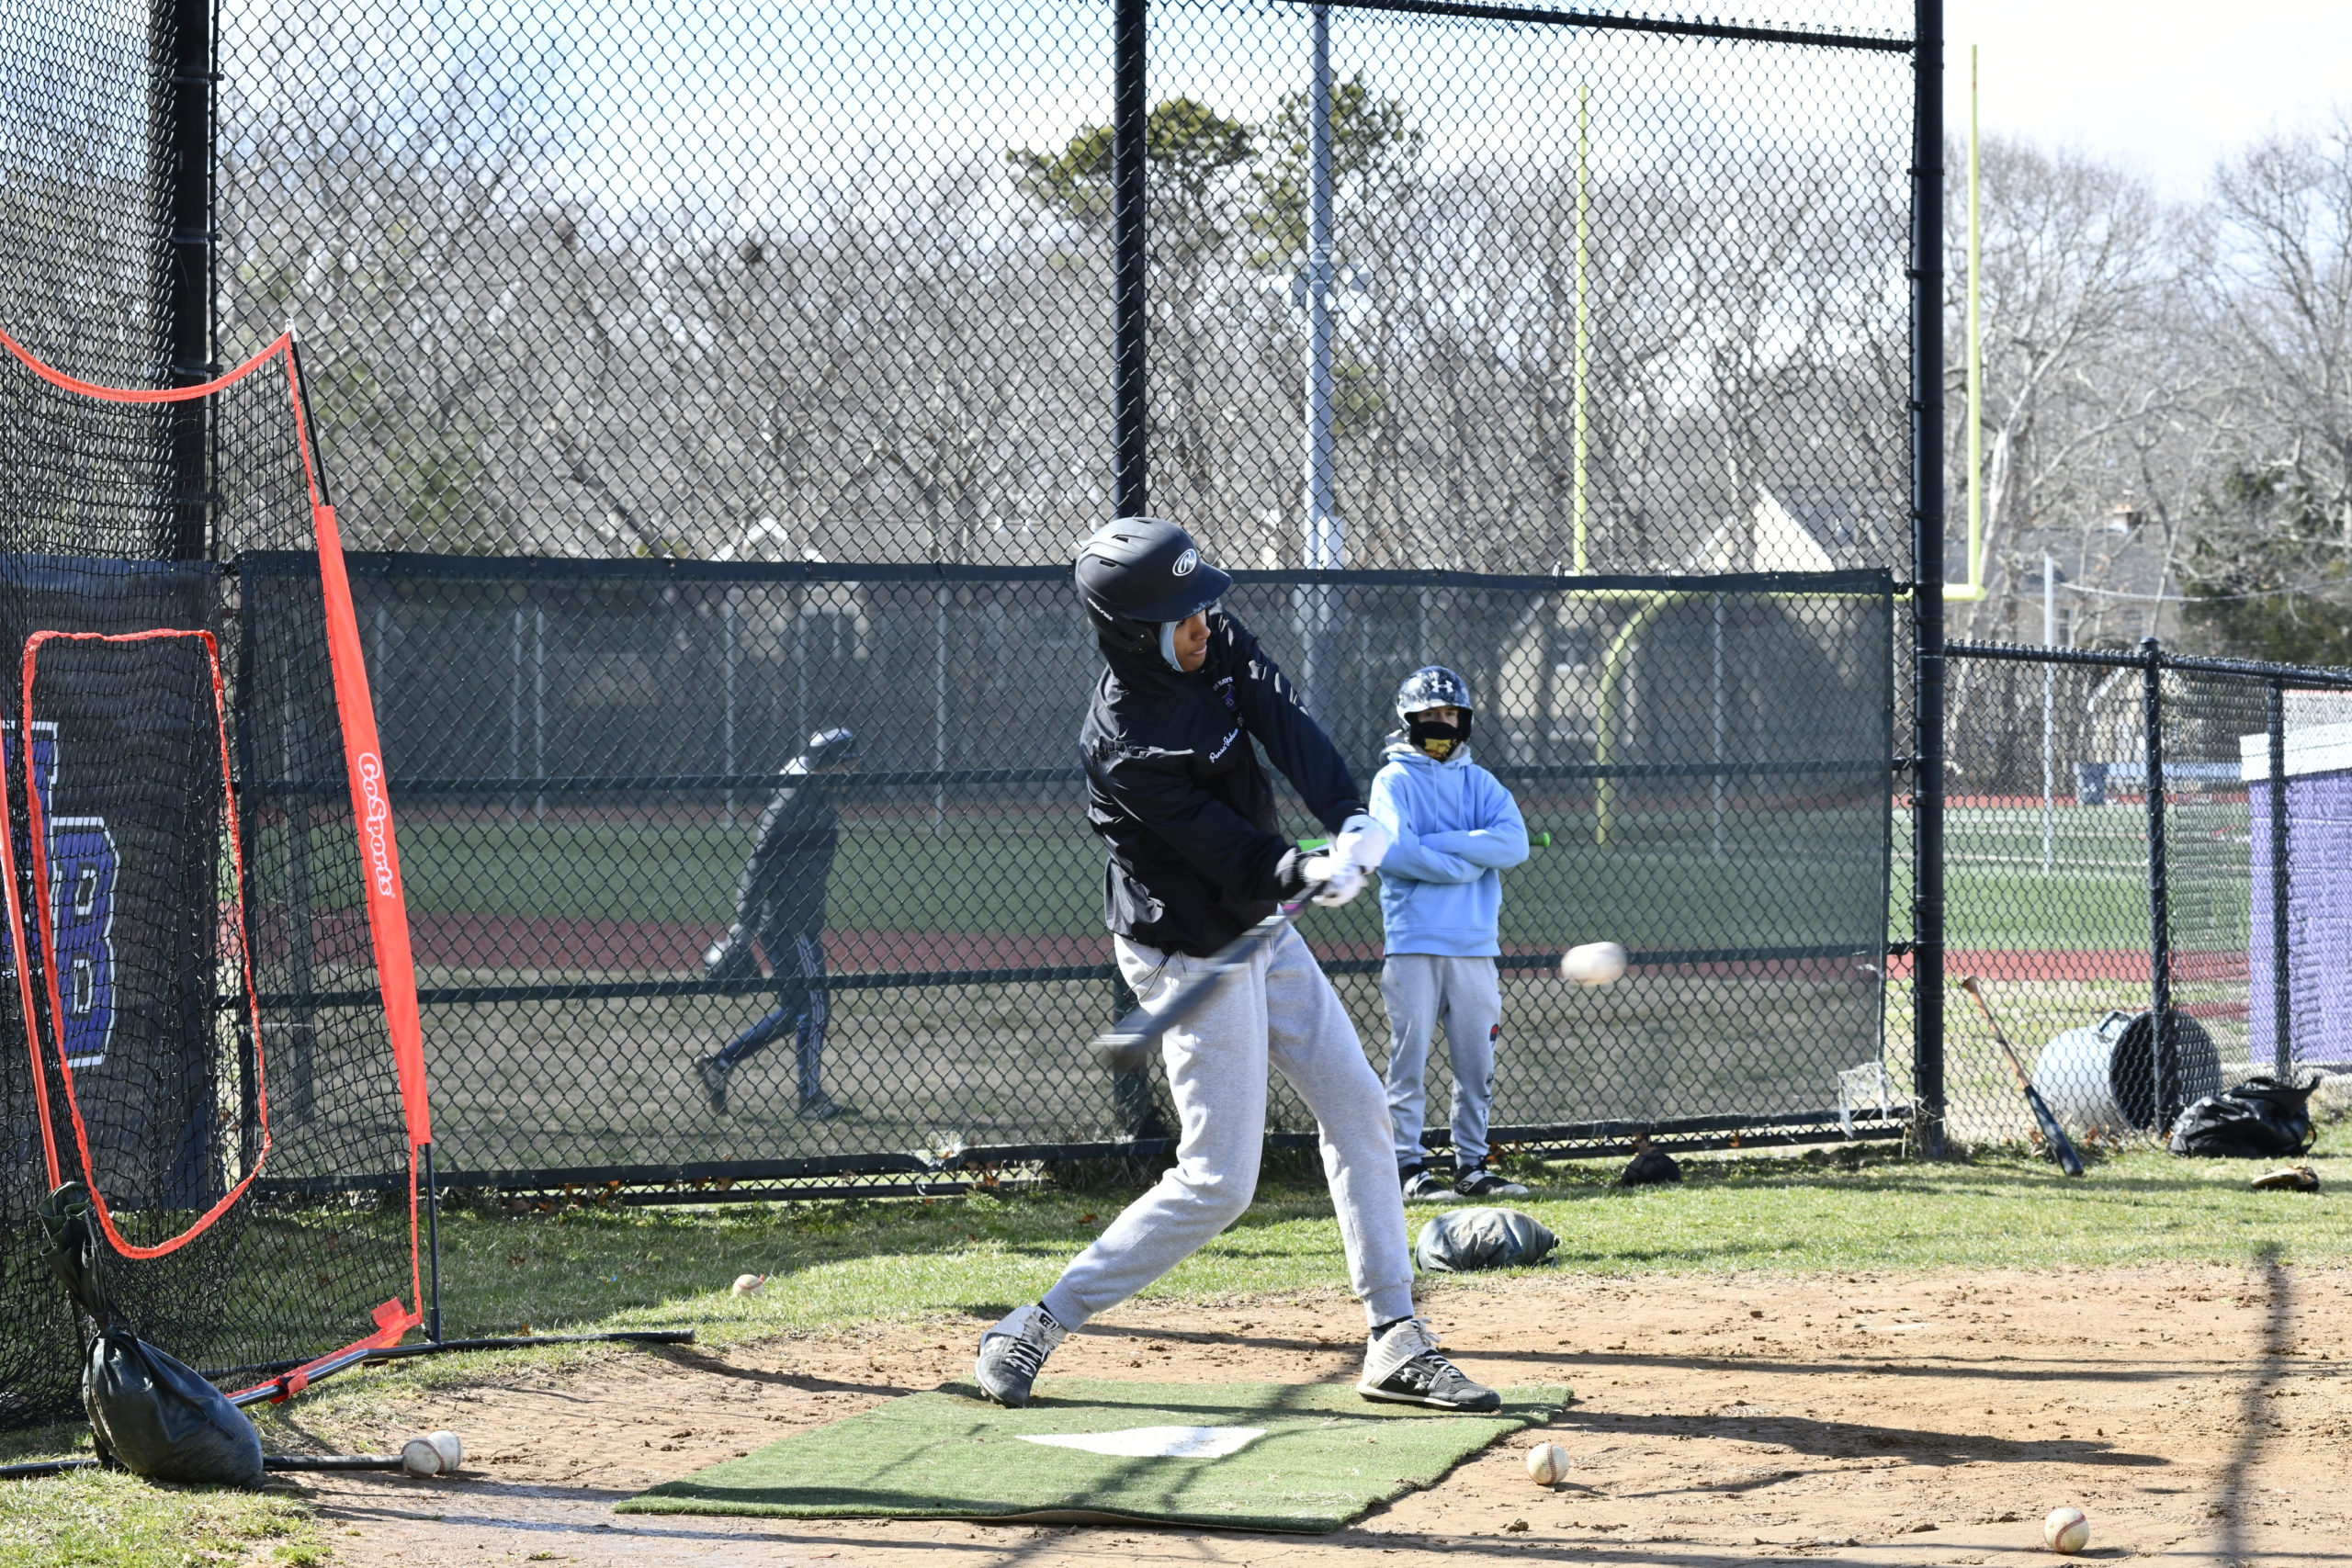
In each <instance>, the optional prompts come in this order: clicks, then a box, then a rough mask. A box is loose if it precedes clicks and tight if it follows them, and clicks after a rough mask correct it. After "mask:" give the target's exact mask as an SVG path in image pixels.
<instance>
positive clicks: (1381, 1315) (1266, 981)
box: [1046, 931, 1413, 1328]
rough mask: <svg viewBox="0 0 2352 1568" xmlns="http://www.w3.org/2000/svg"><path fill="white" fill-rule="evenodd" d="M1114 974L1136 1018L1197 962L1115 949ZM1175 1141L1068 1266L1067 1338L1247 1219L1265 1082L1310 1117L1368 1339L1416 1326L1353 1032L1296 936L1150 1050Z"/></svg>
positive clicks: (1396, 1211)
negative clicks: (1139, 1008)
mask: <svg viewBox="0 0 2352 1568" xmlns="http://www.w3.org/2000/svg"><path fill="white" fill-rule="evenodd" d="M1115 945H1116V947H1117V949H1118V957H1119V972H1120V974H1122V975H1124V976H1125V977H1126V982H1127V985H1128V986H1129V987H1131V988H1132V989H1133V990H1134V991H1135V994H1136V999H1137V1000H1138V1001H1140V1002H1142V1003H1143V1005H1144V1006H1145V1007H1147V1008H1148V1007H1150V1006H1152V1005H1153V1003H1155V1002H1157V1001H1159V1000H1160V999H1162V998H1166V997H1167V996H1168V994H1169V993H1170V992H1171V991H1173V990H1174V989H1175V988H1176V987H1177V985H1178V983H1179V982H1181V981H1182V979H1183V977H1184V976H1186V975H1188V974H1190V973H1191V972H1192V971H1193V968H1194V967H1196V966H1198V965H1199V964H1203V963H1205V962H1206V960H1204V959H1199V958H1188V957H1186V956H1184V955H1183V954H1182V953H1161V952H1160V951H1159V949H1157V948H1151V947H1145V946H1142V945H1141V944H1139V943H1136V942H1129V941H1127V940H1126V939H1125V937H1120V938H1118V939H1116V942H1115ZM1159 1050H1160V1059H1161V1061H1162V1062H1163V1063H1164V1064H1165V1065H1166V1066H1167V1068H1168V1087H1169V1089H1170V1091H1171V1093H1172V1094H1173V1095H1174V1097H1175V1100H1176V1116H1177V1120H1178V1122H1179V1125H1180V1127H1181V1129H1182V1131H1181V1132H1180V1133H1179V1134H1178V1138H1177V1145H1176V1168H1174V1169H1173V1170H1170V1171H1169V1172H1167V1173H1166V1174H1164V1175H1163V1176H1161V1177H1160V1179H1159V1183H1158V1184H1157V1185H1156V1186H1154V1187H1153V1188H1152V1190H1150V1191H1148V1192H1147V1193H1145V1194H1144V1195H1143V1196H1142V1197H1140V1198H1138V1199H1136V1201H1134V1202H1132V1203H1130V1204H1128V1205H1127V1206H1126V1208H1125V1210H1124V1211H1122V1212H1121V1213H1120V1214H1119V1217H1118V1218H1117V1219H1114V1220H1113V1221H1112V1222H1111V1223H1110V1224H1108V1225H1107V1226H1105V1227H1104V1228H1103V1234H1102V1235H1100V1236H1098V1237H1097V1238H1096V1239H1095V1241H1094V1243H1093V1245H1092V1246H1091V1247H1088V1248H1087V1249H1086V1250H1085V1251H1084V1252H1081V1253H1080V1254H1079V1255H1078V1257H1077V1258H1074V1259H1072V1260H1071V1262H1070V1265H1069V1268H1067V1269H1063V1270H1062V1277H1061V1280H1060V1281H1059V1282H1058V1283H1057V1284H1056V1285H1055V1286H1054V1288H1053V1289H1052V1290H1050V1291H1048V1292H1046V1310H1047V1311H1049V1312H1051V1313H1052V1314H1054V1316H1055V1317H1056V1318H1057V1319H1059V1320H1060V1321H1061V1322H1062V1323H1063V1324H1065V1325H1068V1326H1069V1327H1072V1328H1075V1327H1077V1326H1078V1325H1080V1324H1081V1323H1084V1322H1085V1321H1086V1320H1087V1319H1088V1318H1091V1317H1092V1316H1093V1315H1094V1314H1096V1313H1099V1312H1103V1311H1106V1310H1107V1309H1109V1308H1111V1307H1114V1306H1116V1305H1117V1304H1118V1303H1121V1302H1123V1301H1125V1300H1126V1299H1127V1298H1128V1297H1129V1296H1132V1295H1134V1294H1135V1293H1136V1292H1137V1291H1140V1290H1142V1289H1143V1288H1144V1287H1145V1286H1146V1285H1148V1284H1150V1283H1151V1282H1152V1281H1153V1280H1157V1279H1159V1277H1160V1276H1161V1275H1162V1274H1165V1273H1167V1272H1168V1271H1169V1270H1170V1269H1173V1268H1175V1267H1176V1265H1177V1264H1179V1263H1182V1261H1183V1260H1184V1259H1185V1258H1189V1257H1191V1256H1192V1255H1193V1253H1194V1252H1196V1251H1198V1250H1199V1249H1200V1248H1201V1247H1203V1246H1204V1245H1205V1244H1206V1243H1207V1242H1209V1241H1210V1240H1212V1239H1213V1238H1215V1237H1216V1235H1217V1234H1218V1233H1219V1232H1221V1231H1223V1230H1224V1229H1225V1228H1226V1227H1227V1225H1230V1224H1233V1223H1234V1222H1235V1221H1236V1220H1238V1219H1239V1218H1240V1217H1241V1215H1242V1213H1243V1212H1244V1211H1245V1210H1247V1209H1248V1208H1249V1207H1250V1197H1251V1195H1252V1194H1253V1193H1255V1192H1256V1190H1257V1188H1258V1157H1259V1155H1260V1154H1261V1152H1262V1150H1263V1148H1264V1146H1265V1137H1266V1092H1267V1081H1266V1069H1267V1066H1268V1064H1269V1063H1272V1066H1276V1067H1279V1068H1280V1069H1282V1075H1283V1077H1285V1078H1288V1079H1289V1080H1290V1084H1291V1087H1292V1088H1293V1089H1296V1090H1297V1091H1298V1094H1299V1098H1300V1099H1302V1100H1306V1107H1307V1109H1308V1110H1309V1111H1313V1112H1314V1113H1315V1124H1316V1131H1317V1136H1318V1137H1319V1138H1320V1140H1321V1143H1322V1148H1323V1174H1324V1177H1325V1178H1326V1179H1328V1180H1329V1182H1330V1185H1331V1207H1332V1208H1333V1209H1334V1210H1335V1211H1336V1212H1337V1213H1338V1214H1339V1219H1340V1245H1341V1246H1342V1247H1345V1248H1346V1249H1347V1255H1348V1283H1349V1285H1350V1286H1351V1287H1352V1288H1353V1290H1354V1291H1355V1293H1356V1294H1357V1295H1358V1296H1360V1297H1362V1298H1363V1304H1364V1320H1365V1322H1366V1323H1367V1324H1368V1325H1379V1324H1383V1323H1387V1322H1390V1321H1393V1320H1394V1319H1397V1318H1400V1317H1409V1316H1411V1315H1412V1312H1413V1259H1412V1254H1411V1252H1410V1250H1409V1249H1408V1246H1407V1243H1406V1237H1405V1203H1404V1198H1403V1195H1402V1193H1401V1192H1400V1191H1399V1190H1398V1189H1397V1168H1396V1166H1395V1165H1394V1164H1393V1163H1392V1162H1391V1161H1390V1159H1389V1157H1388V1144H1389V1136H1390V1134H1389V1127H1388V1108H1387V1106H1386V1104H1385V1102H1384V1101H1383V1099H1382V1096H1381V1089H1380V1079H1379V1078H1378V1077H1375V1076H1374V1073H1373V1070H1372V1064H1371V1063H1370V1062H1368V1061H1366V1060H1365V1059H1364V1054H1363V1043H1362V1042H1361V1041H1359V1040H1358V1039H1357V1038H1356V1031H1355V1024H1354V1023H1353V1021H1351V1020H1350V1019H1349V1017H1348V1010H1347V1009H1346V1008H1344V1007H1342V1006H1341V1005H1340V998H1339V996H1338V995H1337V994H1336V993H1335V992H1333V990H1332V989H1331V982H1330V981H1329V980H1327V979H1325V978H1324V977H1323V971H1322V969H1321V968H1320V967H1318V966H1317V964H1316V962H1315V955H1314V954H1313V953H1309V952H1308V951H1307V949H1306V942H1302V941H1300V940H1299V936H1298V933H1297V932H1296V931H1284V932H1283V934H1282V936H1281V937H1280V938H1278V939H1276V940H1275V941H1274V942H1272V943H1271V944H1270V945H1269V946H1268V947H1266V948H1262V949H1261V950H1260V951H1259V953H1258V954H1257V957H1256V958H1255V960H1253V961H1252V963H1251V964H1250V967H1249V968H1248V969H1246V970H1243V971H1240V972H1238V973H1236V974H1233V975H1230V976H1227V977H1226V979H1225V980H1224V981H1223V982H1222V983H1221V984H1219V986H1218V987H1217V988H1216V992H1215V993H1214V994H1212V995H1211V996H1210V998H1208V1000H1207V1001H1206V1002H1205V1003H1204V1005H1203V1006H1202V1008H1201V1010H1199V1011H1197V1012H1195V1013H1194V1014H1193V1016H1192V1017H1191V1018H1190V1019H1188V1020H1186V1021H1184V1022H1183V1023H1182V1024H1180V1025H1178V1026H1177V1027H1176V1028H1174V1029H1171V1030H1170V1031H1169V1032H1167V1033H1166V1034H1164V1035H1162V1036H1161V1037H1160V1046H1159Z"/></svg>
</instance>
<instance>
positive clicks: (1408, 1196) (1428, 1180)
mask: <svg viewBox="0 0 2352 1568" xmlns="http://www.w3.org/2000/svg"><path fill="white" fill-rule="evenodd" d="M1459 1196H1460V1194H1459V1193H1457V1192H1455V1191H1454V1190H1453V1183H1452V1182H1450V1181H1448V1180H1446V1179H1445V1178H1444V1176H1443V1175H1442V1174H1441V1173H1440V1172H1437V1171H1434V1170H1429V1169H1425V1168H1422V1167H1420V1166H1415V1167H1414V1168H1412V1169H1410V1170H1408V1171H1407V1172H1405V1201H1407V1202H1408V1203H1451V1202H1453V1200H1454V1199H1455V1198H1457V1197H1459Z"/></svg>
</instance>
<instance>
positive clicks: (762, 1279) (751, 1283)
mask: <svg viewBox="0 0 2352 1568" xmlns="http://www.w3.org/2000/svg"><path fill="white" fill-rule="evenodd" d="M767 1282H768V1279H767V1276H766V1275H764V1274H738V1275H736V1276H735V1283H734V1285H733V1286H732V1287H731V1289H732V1291H733V1292H734V1293H735V1294H736V1295H739V1296H755V1295H758V1294H759V1293H760V1287H761V1286H762V1285H764V1284H766V1283H767Z"/></svg>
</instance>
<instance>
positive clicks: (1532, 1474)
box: [1527, 1442, 1568, 1486]
mask: <svg viewBox="0 0 2352 1568" xmlns="http://www.w3.org/2000/svg"><path fill="white" fill-rule="evenodd" d="M1567 1473H1568V1450H1566V1449H1564V1448H1562V1447H1561V1446H1560V1445H1559V1444H1557V1443H1554V1442H1539V1443H1537V1444H1535V1445H1534V1446H1533V1447H1532V1448H1531V1449H1529V1450H1527V1478H1528V1479H1529V1480H1530V1481H1532V1482H1533V1483H1535V1484H1536V1485H1538V1486H1556V1485H1558V1484H1559V1483H1560V1482H1561V1481H1563V1480H1565V1479H1566V1476H1567Z"/></svg>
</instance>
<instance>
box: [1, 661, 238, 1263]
mask: <svg viewBox="0 0 2352 1568" xmlns="http://www.w3.org/2000/svg"><path fill="white" fill-rule="evenodd" d="M175 637H194V638H196V639H197V640H198V641H199V642H201V643H202V644H203V645H204V660H205V663H206V664H207V665H208V666H209V668H210V671H211V673H212V728H213V734H214V735H215V736H216V737H217V738H218V739H219V740H220V790H221V800H222V806H223V809H224V811H225V813H226V815H227V818H228V822H229V857H230V861H231V863H232V865H234V866H235V868H236V873H237V956H238V963H239V964H240V966H241V967H242V968H243V970H244V976H245V1021H246V1024H247V1026H248V1027H249V1028H251V1029H252V1031H253V1042H254V1104H255V1106H256V1107H257V1108H258V1109H259V1111H260V1115H261V1147H260V1149H259V1150H258V1151H256V1152H255V1154H254V1163H253V1168H252V1169H250V1170H248V1171H246V1172H245V1174H244V1176H243V1179H241V1180H239V1181H238V1183H237V1184H236V1185H235V1186H234V1187H232V1188H231V1189H229V1190H228V1191H227V1192H225V1193H223V1194H222V1195H221V1196H220V1201H218V1202H216V1203H214V1204H213V1205H212V1207H210V1208H209V1209H207V1210H206V1211H205V1212H204V1213H202V1214H200V1215H198V1217H197V1219H196V1220H195V1221H194V1222H193V1223H191V1224H189V1225H188V1227H187V1229H186V1230H184V1231H182V1232H180V1234H179V1235H175V1236H173V1237H172V1238H171V1239H170V1240H168V1241H164V1242H160V1243H158V1244H157V1245H155V1246H153V1247H138V1246H134V1245H132V1243H131V1242H130V1240H129V1239H128V1238H126V1237H125V1236H124V1235H123V1234H122V1233H121V1232H120V1231H119V1230H117V1229H116V1228H115V1223H114V1214H113V1213H112V1211H110V1210H109V1209H108V1208H107V1195H106V1193H105V1192H104V1191H102V1190H100V1189H99V1186H98V1168H97V1163H96V1161H95V1160H93V1159H92V1158H91V1157H90V1129H89V1126H88V1124H87V1123H85V1122H84V1121H83V1120H82V1101H81V1097H80V1095H79V1093H78V1092H77V1091H76V1090H75V1089H74V1064H73V1063H72V1062H71V1061H70V1060H68V1059H67V1057H66V1055H65V1005H64V998H62V996H61V995H60V994H59V992H58V988H57V916H56V912H55V910H54V909H53V908H51V904H52V902H53V900H52V899H51V898H50V897H47V896H46V895H47V892H48V888H49V847H48V834H47V831H46V829H47V824H46V823H45V822H44V820H43V818H42V813H41V804H40V790H39V789H37V788H35V787H34V780H33V761H32V755H33V749H32V744H31V738H32V732H33V674H34V671H35V670H36V669H37V668H38V667H39V665H40V649H41V645H42V644H43V643H49V642H155V641H165V640H170V639H172V638H175ZM22 713H23V716H22V717H21V718H20V719H18V721H17V723H18V726H19V730H18V739H17V744H18V747H19V748H20V749H21V750H23V752H24V754H25V822H26V828H27V832H26V837H28V839H30V840H32V854H33V867H32V870H33V886H34V887H35V888H36V889H39V890H40V892H41V893H42V894H43V897H41V899H40V903H39V904H37V905H35V906H34V912H35V918H36V919H38V920H39V921H40V964H41V970H42V973H43V974H44V976H46V977H47V979H48V982H49V987H48V988H49V1028H50V1035H51V1045H52V1046H53V1047H54V1048H55V1050H56V1052H57V1070H58V1072H59V1074H60V1075H61V1076H62V1078H63V1080H64V1084H65V1107H66V1110H67V1111H68V1112H69V1113H70V1114H71V1115H72V1116H73V1118H74V1146H75V1147H76V1148H77V1149H79V1150H80V1151H81V1155H82V1170H83V1174H85V1176H87V1177H88V1178H89V1185H90V1206H91V1208H93V1209H95V1210H96V1211H97V1215H98V1228H99V1229H101V1230H103V1231H104V1232H106V1236H107V1240H108V1241H110V1242H112V1243H114V1247H115V1250H116V1251H117V1252H119V1253H121V1254H122V1255H123V1256H124V1257H125V1258H162V1257H164V1255H165V1254H167V1253H172V1252H176V1251H178V1250H179V1249H180V1248H181V1247H185V1246H187V1244H188V1243H189V1242H191V1241H193V1240H195V1239H196V1238H197V1237H198V1236H199V1235H203V1234H204V1233H205V1232H206V1231H207V1230H209V1229H210V1228H211V1225H212V1222H213V1221H215V1220H217V1219H219V1218H220V1216H221V1215H222V1214H224V1213H227V1212H228V1210H229V1207H230V1205H232V1204H233V1203H234V1202H236V1201H237V1200H238V1199H240V1198H242V1197H243V1196H244V1194H245V1189H246V1188H248V1187H250V1186H252V1185H253V1180H254V1177H256V1176H259V1175H260V1174H261V1170H262V1167H263V1166H265V1165H267V1164H268V1163H269V1146H270V1138H269V1076H268V1069H267V1068H266V1066H265V1065H264V1060H265V1059H264V1055H263V1051H262V1041H261V1007H260V1004H259V1003H258V1002H257V1001H256V1000H255V999H254V998H255V997H256V995H257V994H258V993H257V991H256V989H255V987H254V969H253V956H252V955H253V942H252V939H251V936H250V934H249V933H248V932H247V931H246V930H245V902H244V887H245V854H244V846H243V843H242V842H241V841H240V840H239V838H238V834H237V800H236V795H235V793H234V791H235V785H234V784H233V783H232V778H231V772H230V767H229V721H228V714H227V699H226V697H225V696H224V694H223V693H222V690H221V685H220V644H219V643H218V642H216V641H215V640H214V639H213V636H212V634H211V633H210V632H207V631H175V630H171V629H168V628H159V629H157V630H154V631H144V632H111V633H109V632H61V631H38V632H35V633H33V635H32V636H31V637H28V638H26V639H25V675H24V702H23V706H22ZM9 886H10V888H11V891H12V895H13V890H14V887H15V880H14V878H11V879H10V884H9ZM215 919H218V916H217V915H216V916H215ZM25 969H26V965H25V964H23V963H21V962H19V963H18V964H17V973H18V975H20V976H21V975H22V974H23V973H24V971H25ZM25 1016H26V1018H27V1019H28V1020H29V1019H30V1018H31V1017H32V1010H31V1009H29V1008H28V1009H26V1010H25ZM27 1032H28V1033H30V1032H32V1031H31V1026H30V1024H29V1023H28V1025H27ZM55 1185H56V1183H55V1182H53V1181H52V1182H51V1186H52V1187H54V1186H55Z"/></svg>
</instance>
